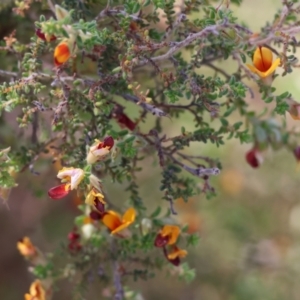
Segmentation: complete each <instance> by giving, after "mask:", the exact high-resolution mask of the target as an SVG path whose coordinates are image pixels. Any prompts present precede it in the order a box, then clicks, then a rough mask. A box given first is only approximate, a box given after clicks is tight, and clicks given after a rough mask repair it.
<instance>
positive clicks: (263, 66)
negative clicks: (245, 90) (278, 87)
mask: <svg viewBox="0 0 300 300" xmlns="http://www.w3.org/2000/svg"><path fill="white" fill-rule="evenodd" d="M279 64H280V58H276V59H275V60H274V61H273V54H272V51H271V50H270V49H268V48H266V47H257V48H256V50H255V52H254V55H253V65H249V64H247V67H248V68H249V69H250V70H251V71H252V72H253V73H255V74H257V75H258V76H259V77H260V78H262V79H263V78H266V77H269V76H271V75H272V74H273V73H274V71H275V70H276V68H277V67H278V66H279Z"/></svg>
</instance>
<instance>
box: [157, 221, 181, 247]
mask: <svg viewBox="0 0 300 300" xmlns="http://www.w3.org/2000/svg"><path fill="white" fill-rule="evenodd" d="M179 234H180V228H179V227H178V226H176V225H165V226H164V227H163V228H162V229H161V230H160V232H159V234H158V235H157V236H156V239H155V241H154V245H155V246H156V247H160V248H161V247H164V246H166V245H173V244H175V243H176V241H177V239H178V236H179Z"/></svg>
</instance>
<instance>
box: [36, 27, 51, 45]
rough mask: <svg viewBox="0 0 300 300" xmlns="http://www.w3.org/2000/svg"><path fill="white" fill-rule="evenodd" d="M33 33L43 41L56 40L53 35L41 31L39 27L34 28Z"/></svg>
mask: <svg viewBox="0 0 300 300" xmlns="http://www.w3.org/2000/svg"><path fill="white" fill-rule="evenodd" d="M35 34H36V36H37V37H39V38H40V39H41V40H43V41H47V42H52V41H55V40H56V36H55V35H53V34H47V33H43V31H42V30H41V29H40V28H36V29H35Z"/></svg>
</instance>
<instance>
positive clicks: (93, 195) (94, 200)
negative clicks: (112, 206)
mask: <svg viewBox="0 0 300 300" xmlns="http://www.w3.org/2000/svg"><path fill="white" fill-rule="evenodd" d="M85 203H86V204H88V205H90V206H93V207H94V208H96V209H97V210H98V211H99V212H100V213H101V214H103V213H104V212H105V201H104V196H103V194H101V193H100V192H99V191H97V190H96V189H95V188H92V189H91V191H90V192H89V193H88V195H87V196H86V198H85Z"/></svg>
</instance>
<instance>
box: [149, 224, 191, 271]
mask: <svg viewBox="0 0 300 300" xmlns="http://www.w3.org/2000/svg"><path fill="white" fill-rule="evenodd" d="M179 234H180V228H179V227H178V226H176V225H165V226H164V227H163V228H162V229H161V230H160V232H159V233H158V235H157V236H156V238H155V241H154V245H155V246H156V247H159V248H163V252H164V255H165V257H166V258H167V260H168V261H169V262H170V263H172V264H173V265H174V266H178V265H179V264H180V258H183V257H185V256H186V255H187V251H186V250H182V249H180V248H178V247H177V246H176V245H175V244H176V242H177V240H178V236H179ZM168 245H171V249H172V250H171V252H169V253H168V251H167V247H166V246H168Z"/></svg>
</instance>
